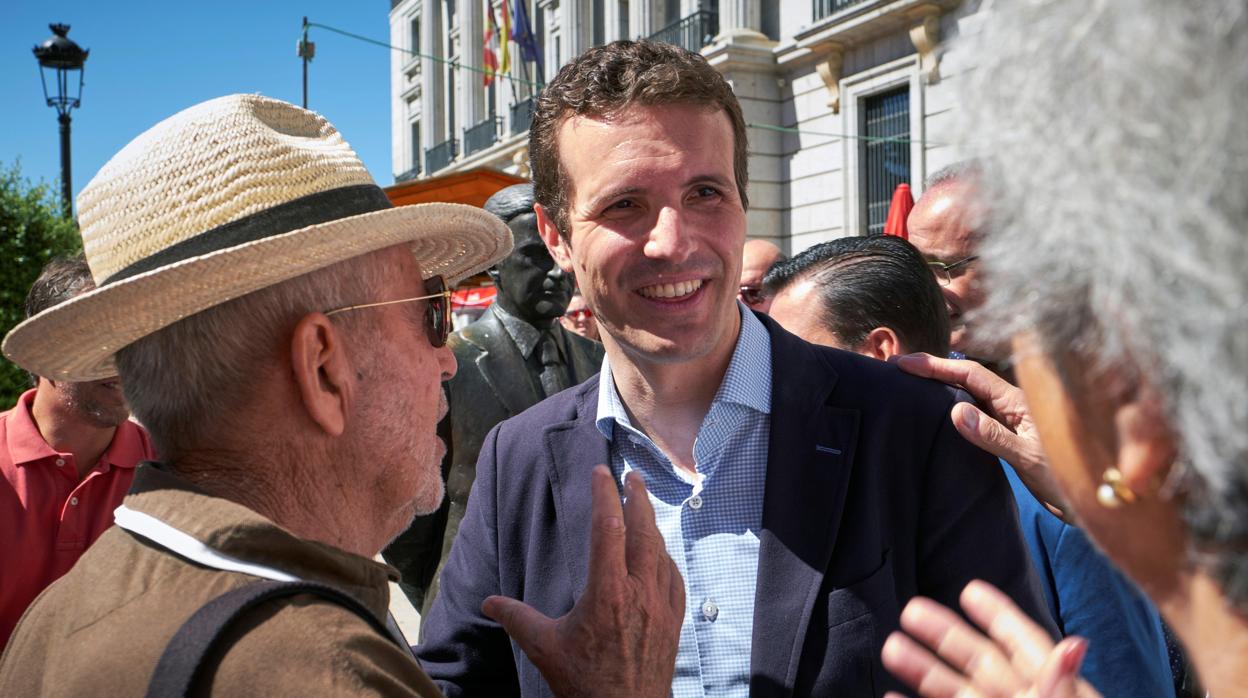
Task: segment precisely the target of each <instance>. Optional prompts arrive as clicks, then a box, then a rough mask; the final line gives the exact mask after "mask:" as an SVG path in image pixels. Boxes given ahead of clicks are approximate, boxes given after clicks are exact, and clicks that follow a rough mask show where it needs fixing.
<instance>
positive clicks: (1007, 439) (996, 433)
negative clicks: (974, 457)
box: [953, 402, 1019, 463]
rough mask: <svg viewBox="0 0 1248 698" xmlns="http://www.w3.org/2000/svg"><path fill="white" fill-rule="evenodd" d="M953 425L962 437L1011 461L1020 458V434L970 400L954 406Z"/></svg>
mask: <svg viewBox="0 0 1248 698" xmlns="http://www.w3.org/2000/svg"><path fill="white" fill-rule="evenodd" d="M953 426H954V427H956V428H957V430H958V433H959V434H961V435H962V438H964V439H966V440H967V441H970V442H971V443H973V444H975V445H976V446H978V447H979V448H982V449H983V450H985V451H987V452H989V453H991V454H992V455H994V456H996V457H998V458H1004V459H1005V460H1006V461H1008V462H1010V463H1014V462H1016V461H1017V460H1018V454H1019V450H1018V447H1017V442H1018V434H1015V433H1014V432H1012V431H1010V430H1009V429H1006V428H1005V425H1003V424H1001V422H998V421H997V420H995V419H993V418H992V417H990V416H988V415H987V414H984V412H983V410H980V409H979V408H978V407H976V406H974V405H972V404H970V403H969V402H959V403H958V404H956V405H954V406H953Z"/></svg>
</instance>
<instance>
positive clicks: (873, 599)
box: [828, 549, 897, 628]
mask: <svg viewBox="0 0 1248 698" xmlns="http://www.w3.org/2000/svg"><path fill="white" fill-rule="evenodd" d="M889 552H890V551H889V550H888V549H885V550H884V552H883V554H881V556H880V557H881V560H880V565H879V567H877V568H875V570H874V571H872V572H871V573H870V574H868V575H867V576H866V577H863V578H862V579H860V580H858V581H856V582H853V583H851V584H849V585H847V586H844V587H841V588H839V589H836V590H834V591H832V592H829V593H828V627H829V628H832V627H835V626H837V625H841V624H843V623H848V622H849V621H851V620H854V619H856V618H861V617H863V616H867V615H871V614H872V612H873V611H876V610H878V609H880V608H881V607H883V606H891V607H894V608H895V607H896V605H897V603H896V597H897V590H896V589H895V588H894V587H893V563H892V559H891V558H890V556H889Z"/></svg>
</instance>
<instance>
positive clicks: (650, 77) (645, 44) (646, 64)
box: [529, 40, 749, 237]
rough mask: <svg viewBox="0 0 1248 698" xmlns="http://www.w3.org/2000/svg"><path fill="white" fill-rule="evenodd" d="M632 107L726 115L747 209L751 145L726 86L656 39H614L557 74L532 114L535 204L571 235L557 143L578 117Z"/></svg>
mask: <svg viewBox="0 0 1248 698" xmlns="http://www.w3.org/2000/svg"><path fill="white" fill-rule="evenodd" d="M634 104H640V105H646V106H657V105H665V104H687V105H699V106H706V107H709V108H713V109H722V110H724V112H725V113H726V114H727V115H728V120H729V121H730V122H731V123H732V136H733V153H732V159H733V174H734V175H735V178H736V183H737V194H738V196H740V197H741V204H742V206H743V207H746V208H748V207H749V200H748V199H747V197H746V185H747V183H748V180H749V172H748V143H747V139H746V133H745V117H744V116H742V114H741V105H740V103H738V102H737V97H736V95H734V94H733V92H732V87H731V86H730V85H729V84H728V81H727V80H725V79H724V76H723V75H720V74H719V72H718V71H716V70H715V69H714V68H712V67H711V65H710V64H709V63H707V62H706V59H705V58H703V57H702V56H700V55H698V54H696V53H693V52H692V51H688V50H686V49H683V48H680V47H679V46H673V45H672V44H665V43H660V42H656V41H647V40H640V41H615V42H612V43H609V44H606V45H605V46H596V47H594V48H591V49H589V50H588V51H586V52H584V53H582V54H581V55H579V56H577V57H576V58H574V59H573V60H571V61H570V62H568V63H567V64H566V65H564V66H563V68H561V69H560V70H559V74H558V75H556V76H555V79H554V80H552V81H551V82H550V84H548V85H546V87H545V88H544V89H543V90H542V94H541V96H540V97H539V98H538V100H537V105H536V107H535V108H534V110H533V124H532V126H531V127H530V128H529V160H530V162H531V164H532V169H533V186H534V191H535V194H536V198H537V202H538V203H539V204H541V205H542V208H544V209H546V210H547V211H549V212H550V214H551V217H552V219H553V220H554V222H555V225H556V226H557V227H558V228H559V232H560V234H562V235H564V236H565V237H566V236H567V233H568V228H567V223H568V209H567V205H568V200H567V199H568V197H567V195H568V190H569V187H570V184H569V182H568V176H567V172H566V171H565V170H564V169H563V166H562V164H561V163H560V161H559V143H558V140H557V138H556V136H557V135H558V132H559V127H560V125H562V124H563V122H564V121H565V120H566V119H568V118H569V117H572V116H588V117H594V118H599V117H610V116H612V115H614V114H618V113H619V112H621V111H623V110H625V109H627V108H628V107H631V106H632V105H634Z"/></svg>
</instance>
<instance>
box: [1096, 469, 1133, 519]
mask: <svg viewBox="0 0 1248 698" xmlns="http://www.w3.org/2000/svg"><path fill="white" fill-rule="evenodd" d="M1096 501H1097V503H1099V504H1100V505H1101V506H1103V507H1105V508H1106V509H1117V508H1118V507H1120V506H1122V505H1123V504H1124V503H1125V504H1130V503H1132V502H1134V501H1135V493H1134V492H1132V491H1131V488H1130V487H1127V485H1126V483H1125V482H1123V481H1122V472H1121V471H1119V470H1118V469H1117V468H1106V470H1105V472H1104V474H1102V475H1101V485H1100V486H1099V487H1097V488H1096Z"/></svg>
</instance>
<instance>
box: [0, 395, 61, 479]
mask: <svg viewBox="0 0 1248 698" xmlns="http://www.w3.org/2000/svg"><path fill="white" fill-rule="evenodd" d="M34 401H35V389H34V388H31V389H30V390H27V391H26V392H24V393H22V396H21V397H19V398H18V399H17V404H16V405H14V406H13V409H12V410H9V414H8V416H7V418H6V420H5V421H6V422H7V425H6V426H7V428H6V429H5V432H6V436H7V439H8V443H7V444H6V445H7V446H8V448H9V456H10V457H11V458H12V459H13V464H14V465H17V466H26V465H30V464H31V463H37V462H39V461H41V460H44V459H47V458H56V457H57V456H59V455H60V454H59V453H57V452H56V450H55V449H53V448H52V447H51V446H49V445H48V442H47V441H44V440H43V434H40V433H39V426H38V425H37V424H35V418H34V417H33V416H31V414H30V407H31V405H32V404H33V403H34Z"/></svg>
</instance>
